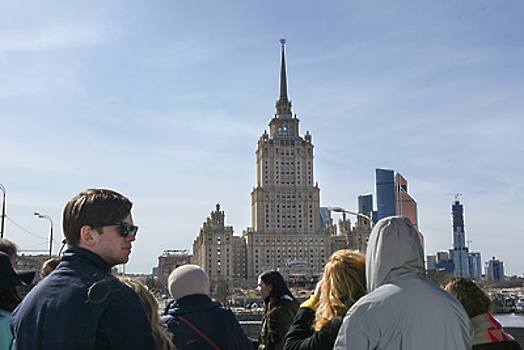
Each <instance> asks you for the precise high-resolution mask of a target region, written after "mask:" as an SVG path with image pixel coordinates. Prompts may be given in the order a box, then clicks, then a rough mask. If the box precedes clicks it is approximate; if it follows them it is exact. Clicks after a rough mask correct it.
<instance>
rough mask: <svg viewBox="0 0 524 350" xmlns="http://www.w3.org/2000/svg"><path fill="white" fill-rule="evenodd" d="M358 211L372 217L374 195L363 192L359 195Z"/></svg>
mask: <svg viewBox="0 0 524 350" xmlns="http://www.w3.org/2000/svg"><path fill="white" fill-rule="evenodd" d="M358 212H359V214H364V215H366V216H367V217H371V216H372V213H373V195H372V194H362V195H360V196H358Z"/></svg>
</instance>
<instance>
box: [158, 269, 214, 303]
mask: <svg viewBox="0 0 524 350" xmlns="http://www.w3.org/2000/svg"><path fill="white" fill-rule="evenodd" d="M167 283H168V288H169V293H170V294H171V296H172V297H173V299H180V298H183V297H185V296H188V295H193V294H204V295H207V294H208V293H209V284H210V283H209V277H208V275H207V273H206V272H205V271H204V270H202V268H200V266H197V265H191V264H188V265H182V266H180V267H178V268H176V269H175V270H173V272H171V274H170V275H169V279H168V281H167Z"/></svg>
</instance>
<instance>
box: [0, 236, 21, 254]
mask: <svg viewBox="0 0 524 350" xmlns="http://www.w3.org/2000/svg"><path fill="white" fill-rule="evenodd" d="M17 251H18V247H17V246H16V244H14V243H13V242H11V241H10V240H8V239H5V238H0V252H4V253H6V254H7V255H8V256H9V259H12V258H13V257H16V253H17Z"/></svg>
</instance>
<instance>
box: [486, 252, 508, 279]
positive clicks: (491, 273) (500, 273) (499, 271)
mask: <svg viewBox="0 0 524 350" xmlns="http://www.w3.org/2000/svg"><path fill="white" fill-rule="evenodd" d="M486 278H487V279H489V280H492V281H498V280H503V279H504V263H503V262H502V261H500V260H499V259H496V258H495V257H493V258H491V260H490V261H488V262H486Z"/></svg>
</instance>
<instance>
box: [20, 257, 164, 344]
mask: <svg viewBox="0 0 524 350" xmlns="http://www.w3.org/2000/svg"><path fill="white" fill-rule="evenodd" d="M11 330H12V331H13V335H14V337H15V342H16V348H17V349H18V350H26V349H27V350H29V349H30V350H39V349H52V350H61V349H64V350H66V349H67V350H70V349H75V350H79V349H95V348H96V349H137V350H138V349H141V350H142V349H144V350H145V349H156V345H155V341H154V339H153V335H152V334H151V325H150V323H149V320H148V318H147V314H146V311H145V309H144V306H143V305H142V302H141V301H140V299H139V298H138V296H137V294H136V293H135V292H134V291H133V290H132V289H131V288H129V287H127V286H126V285H124V284H123V283H121V282H120V281H119V280H118V279H117V278H116V277H114V276H113V275H111V273H110V266H109V265H108V264H107V263H106V262H105V260H104V259H102V258H101V257H100V256H98V255H97V254H95V253H93V252H91V251H89V250H87V249H83V248H79V247H73V248H70V249H68V250H67V251H66V252H64V255H63V257H62V261H61V262H60V264H59V265H58V267H57V268H56V270H55V271H53V273H51V274H50V275H49V276H47V277H46V278H44V279H43V280H42V281H41V282H40V283H38V284H37V285H36V286H35V288H33V289H32V290H31V292H29V294H28V295H27V296H26V297H25V298H24V300H23V301H22V303H21V304H20V305H19V306H18V307H17V308H16V309H15V311H14V312H13V316H12V318H11Z"/></svg>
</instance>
